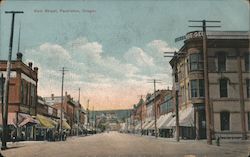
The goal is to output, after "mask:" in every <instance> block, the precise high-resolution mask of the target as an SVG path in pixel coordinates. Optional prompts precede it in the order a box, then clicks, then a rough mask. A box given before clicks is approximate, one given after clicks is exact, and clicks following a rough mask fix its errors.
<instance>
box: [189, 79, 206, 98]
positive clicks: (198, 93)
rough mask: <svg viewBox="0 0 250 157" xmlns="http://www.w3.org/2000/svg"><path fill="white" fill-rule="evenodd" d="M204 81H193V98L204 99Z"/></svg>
mask: <svg viewBox="0 0 250 157" xmlns="http://www.w3.org/2000/svg"><path fill="white" fill-rule="evenodd" d="M204 96H205V91H204V80H201V79H200V80H191V97H192V98H195V97H204Z"/></svg>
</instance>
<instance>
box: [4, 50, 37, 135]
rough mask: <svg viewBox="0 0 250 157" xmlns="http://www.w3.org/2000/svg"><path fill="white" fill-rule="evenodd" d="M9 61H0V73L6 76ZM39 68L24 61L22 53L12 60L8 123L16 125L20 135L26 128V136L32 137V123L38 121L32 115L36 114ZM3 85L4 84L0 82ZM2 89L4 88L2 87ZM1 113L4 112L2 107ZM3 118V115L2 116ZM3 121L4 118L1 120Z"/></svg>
mask: <svg viewBox="0 0 250 157" xmlns="http://www.w3.org/2000/svg"><path fill="white" fill-rule="evenodd" d="M6 68H7V61H5V60H1V61H0V73H2V74H3V77H4V78H5V77H6ZM37 75H38V68H37V67H34V68H33V67H32V63H31V62H29V63H28V65H26V64H25V63H23V62H22V53H17V59H16V60H12V61H11V75H10V82H9V103H8V125H9V126H14V128H16V129H17V130H18V132H17V134H18V135H20V132H21V130H22V128H25V132H26V135H25V138H27V139H32V138H33V136H34V134H33V133H34V131H33V130H32V123H34V124H35V123H36V121H34V120H33V118H32V117H31V116H35V115H36V102H37V82H38V78H37ZM0 86H1V87H2V86H3V85H2V84H0ZM1 89H2V88H1ZM0 114H2V111H1V108H0ZM0 119H2V115H1V116H0ZM0 122H1V123H2V120H0Z"/></svg>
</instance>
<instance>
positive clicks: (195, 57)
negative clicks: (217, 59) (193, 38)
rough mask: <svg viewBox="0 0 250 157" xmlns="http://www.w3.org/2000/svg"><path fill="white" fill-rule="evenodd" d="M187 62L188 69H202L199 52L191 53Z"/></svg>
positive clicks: (201, 56) (201, 58) (201, 59)
mask: <svg viewBox="0 0 250 157" xmlns="http://www.w3.org/2000/svg"><path fill="white" fill-rule="evenodd" d="M189 64H190V71H195V70H203V55H202V54H201V53H194V54H191V55H190V59H189Z"/></svg>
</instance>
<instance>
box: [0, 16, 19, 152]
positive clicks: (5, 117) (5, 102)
mask: <svg viewBox="0 0 250 157" xmlns="http://www.w3.org/2000/svg"><path fill="white" fill-rule="evenodd" d="M5 13H6V14H12V22H11V32H10V43H9V56H8V61H7V68H6V74H7V76H6V80H5V84H4V95H3V99H4V100H3V107H2V108H3V110H2V120H3V135H2V147H1V149H2V150H5V149H6V148H7V136H8V132H7V130H8V129H7V126H8V105H9V104H8V103H9V101H8V98H9V80H10V71H11V70H10V68H11V57H12V46H13V36H14V23H15V14H22V13H23V11H5Z"/></svg>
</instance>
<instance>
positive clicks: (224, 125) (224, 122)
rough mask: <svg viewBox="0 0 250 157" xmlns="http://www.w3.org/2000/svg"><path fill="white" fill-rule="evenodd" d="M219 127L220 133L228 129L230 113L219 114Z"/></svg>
mask: <svg viewBox="0 0 250 157" xmlns="http://www.w3.org/2000/svg"><path fill="white" fill-rule="evenodd" d="M220 127H221V131H225V130H229V129H230V113H229V112H221V113H220Z"/></svg>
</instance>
